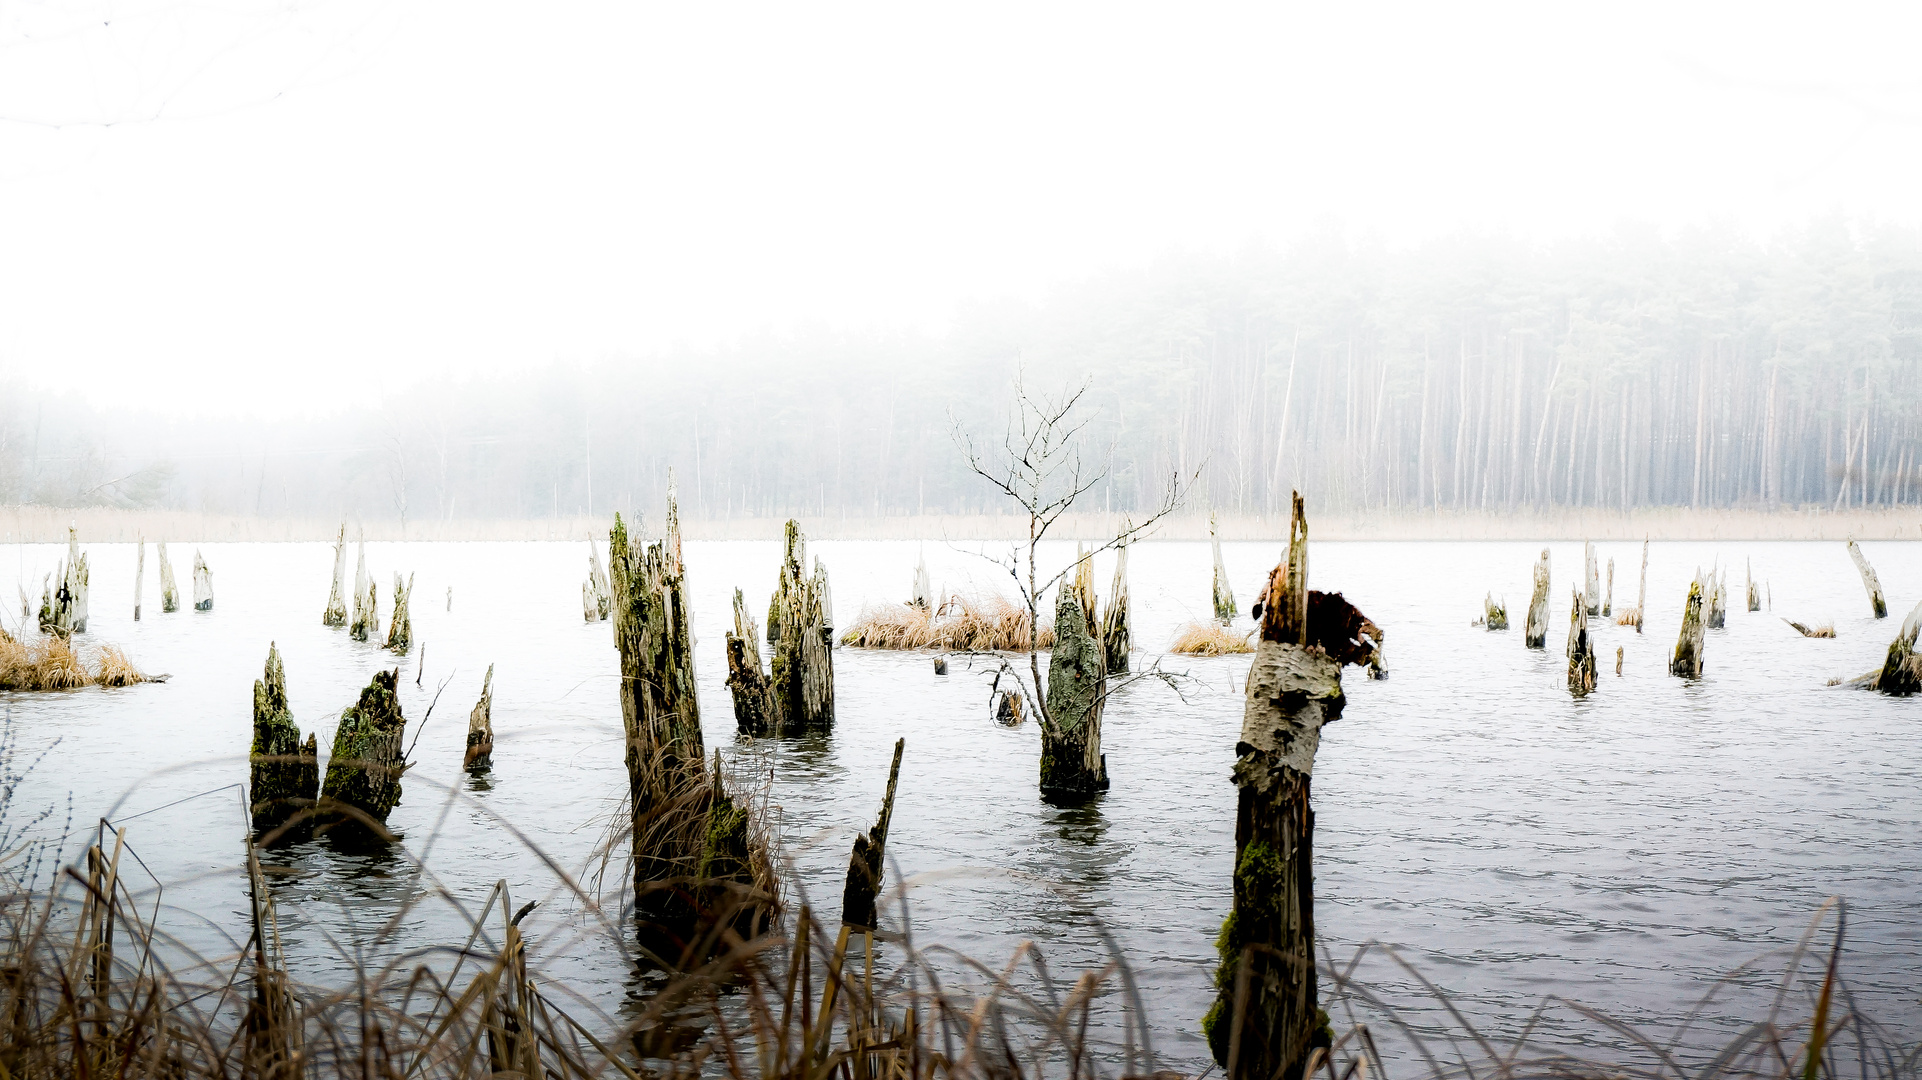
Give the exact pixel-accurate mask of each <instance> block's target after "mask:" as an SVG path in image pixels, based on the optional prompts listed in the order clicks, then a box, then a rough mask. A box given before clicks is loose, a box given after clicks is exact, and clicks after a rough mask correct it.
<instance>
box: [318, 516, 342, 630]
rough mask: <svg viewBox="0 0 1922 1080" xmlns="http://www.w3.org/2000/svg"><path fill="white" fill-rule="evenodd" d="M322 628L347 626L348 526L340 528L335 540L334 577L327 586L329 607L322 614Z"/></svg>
mask: <svg viewBox="0 0 1922 1080" xmlns="http://www.w3.org/2000/svg"><path fill="white" fill-rule="evenodd" d="M320 625H322V626H346V625H347V525H346V523H345V522H343V523H342V524H341V526H340V535H339V536H337V537H335V538H334V576H333V580H331V581H329V582H328V584H327V607H326V609H325V610H323V611H322V612H321V613H320Z"/></svg>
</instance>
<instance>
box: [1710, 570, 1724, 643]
mask: <svg viewBox="0 0 1922 1080" xmlns="http://www.w3.org/2000/svg"><path fill="white" fill-rule="evenodd" d="M1727 626H1728V571H1727V570H1723V571H1722V572H1721V573H1719V574H1718V573H1716V572H1715V571H1713V570H1711V571H1709V575H1708V628H1709V629H1710V630H1722V629H1725V628H1727Z"/></svg>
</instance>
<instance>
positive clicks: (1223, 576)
mask: <svg viewBox="0 0 1922 1080" xmlns="http://www.w3.org/2000/svg"><path fill="white" fill-rule="evenodd" d="M1208 543H1209V544H1210V545H1212V546H1213V548H1214V554H1215V589H1214V605H1215V618H1216V619H1217V620H1219V621H1220V622H1221V625H1223V626H1227V625H1228V624H1229V623H1232V622H1234V621H1235V590H1234V589H1233V588H1232V587H1231V586H1230V585H1229V584H1228V564H1227V563H1226V562H1225V561H1223V559H1222V557H1221V537H1220V536H1219V535H1217V534H1216V531H1215V516H1214V515H1213V514H1209V515H1208Z"/></svg>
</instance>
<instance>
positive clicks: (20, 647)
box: [0, 630, 159, 690]
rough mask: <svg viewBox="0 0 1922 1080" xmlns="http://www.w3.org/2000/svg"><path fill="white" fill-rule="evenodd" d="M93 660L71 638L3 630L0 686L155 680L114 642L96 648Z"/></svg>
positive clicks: (64, 687) (70, 685) (0, 633)
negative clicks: (34, 635) (23, 634)
mask: <svg viewBox="0 0 1922 1080" xmlns="http://www.w3.org/2000/svg"><path fill="white" fill-rule="evenodd" d="M93 652H94V655H93V658H92V659H93V663H92V666H91V667H89V666H88V663H87V659H86V658H85V657H84V656H82V655H81V650H80V649H78V648H76V647H75V646H74V644H73V641H72V640H71V639H69V638H63V637H57V636H44V637H25V638H24V639H23V638H16V637H14V636H13V635H11V634H8V633H7V632H6V631H4V630H0V690H79V689H81V688H83V687H88V686H131V685H133V684H134V683H143V682H156V681H159V678H158V677H155V676H149V675H146V674H144V673H142V672H141V670H140V669H139V668H137V667H135V666H134V664H133V661H131V660H129V659H127V654H126V653H124V652H121V651H120V649H119V647H117V646H114V645H102V646H99V647H98V648H97V649H95V650H93Z"/></svg>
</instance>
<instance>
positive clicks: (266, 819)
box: [247, 643, 320, 840]
mask: <svg viewBox="0 0 1922 1080" xmlns="http://www.w3.org/2000/svg"><path fill="white" fill-rule="evenodd" d="M319 751H320V747H319V744H318V741H317V740H316V739H315V738H314V736H312V735H309V736H307V741H306V743H305V744H304V745H303V744H302V742H301V740H300V728H298V727H297V726H295V724H294V714H293V710H292V709H290V708H288V707H287V672H286V669H285V668H284V667H283V666H282V665H281V660H280V649H279V648H277V647H276V646H274V645H273V644H271V643H269V644H268V646H267V667H266V670H265V672H264V673H263V674H262V677H261V678H259V679H256V680H254V741H253V750H252V753H251V754H250V755H249V757H248V761H249V766H250V768H249V775H248V783H247V791H248V796H247V798H248V803H249V805H250V806H251V808H252V813H253V822H254V831H255V832H256V833H264V832H270V831H272V830H274V829H278V828H280V827H281V826H283V825H285V824H287V821H288V819H290V818H292V817H294V816H295V815H296V814H299V813H300V812H301V811H303V810H307V809H309V808H310V807H312V806H313V805H314V800H315V799H316V798H318V797H319V795H320V763H319ZM311 826H312V823H311V822H310V821H303V822H301V823H299V825H297V827H296V828H294V829H290V830H288V831H287V832H286V833H284V834H283V836H284V837H285V838H286V839H290V840H293V839H302V838H304V837H305V836H306V835H307V833H308V832H309V831H310V830H311Z"/></svg>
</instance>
